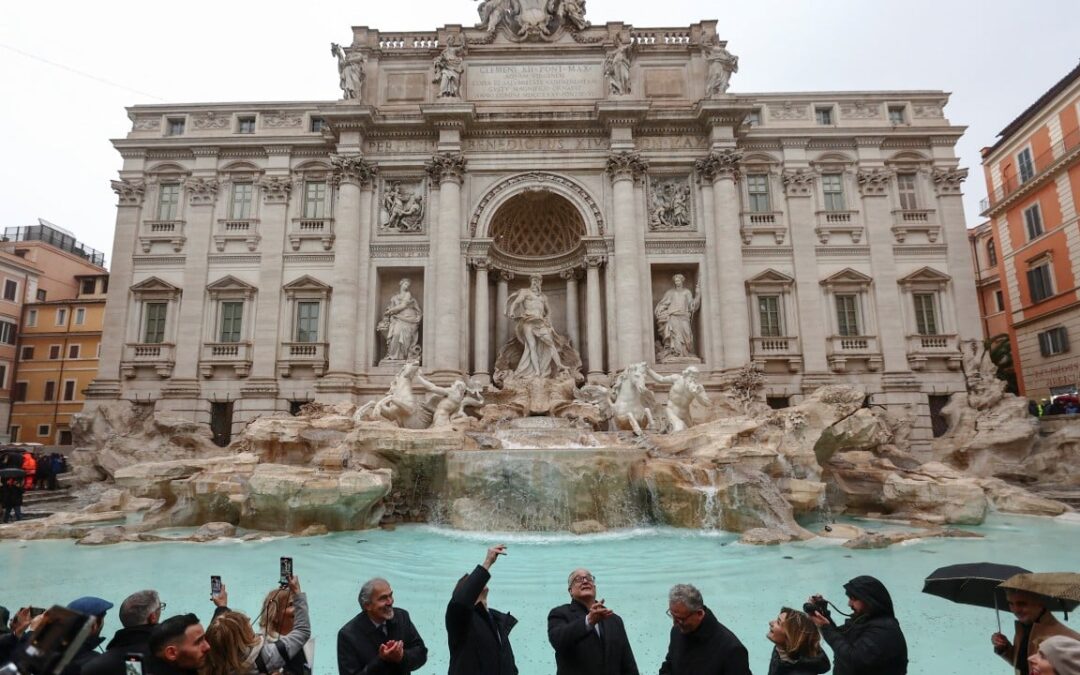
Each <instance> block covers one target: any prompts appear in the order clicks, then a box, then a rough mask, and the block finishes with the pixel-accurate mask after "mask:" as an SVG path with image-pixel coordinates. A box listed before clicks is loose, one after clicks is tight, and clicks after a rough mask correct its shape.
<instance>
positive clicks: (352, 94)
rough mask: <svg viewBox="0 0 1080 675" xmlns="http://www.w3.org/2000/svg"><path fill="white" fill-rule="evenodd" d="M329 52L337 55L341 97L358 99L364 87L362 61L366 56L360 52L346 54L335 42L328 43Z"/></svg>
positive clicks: (363, 61)
mask: <svg viewBox="0 0 1080 675" xmlns="http://www.w3.org/2000/svg"><path fill="white" fill-rule="evenodd" d="M330 53H332V54H333V55H334V56H336V57H337V61H338V76H339V77H340V81H339V82H338V86H339V87H341V93H342V98H343V99H345V100H346V101H359V100H360V97H361V96H362V95H363V89H364V63H365V62H366V61H367V57H366V56H364V55H363V54H361V53H360V52H353V53H352V54H346V53H345V50H344V49H342V48H341V45H339V44H338V43H336V42H331V43H330Z"/></svg>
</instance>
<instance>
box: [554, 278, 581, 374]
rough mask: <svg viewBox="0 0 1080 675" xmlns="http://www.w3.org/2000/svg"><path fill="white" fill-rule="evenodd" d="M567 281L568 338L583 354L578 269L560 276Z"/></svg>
mask: <svg viewBox="0 0 1080 675" xmlns="http://www.w3.org/2000/svg"><path fill="white" fill-rule="evenodd" d="M559 276H561V277H562V278H563V279H566V338H567V339H568V340H570V344H571V345H573V347H574V349H576V350H577V351H578V353H580V352H581V331H580V329H579V328H578V302H577V293H578V290H577V269H570V270H564V271H563V272H562V274H560V275H559Z"/></svg>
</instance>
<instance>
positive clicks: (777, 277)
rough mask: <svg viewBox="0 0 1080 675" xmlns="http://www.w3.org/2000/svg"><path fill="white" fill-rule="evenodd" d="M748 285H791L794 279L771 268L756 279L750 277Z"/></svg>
mask: <svg viewBox="0 0 1080 675" xmlns="http://www.w3.org/2000/svg"><path fill="white" fill-rule="evenodd" d="M747 283H748V284H751V285H753V284H793V283H795V279H793V278H791V277H789V276H788V275H786V274H784V273H783V272H778V271H776V270H774V269H772V268H771V267H770V268H769V269H767V270H765V271H764V272H762V273H761V274H759V275H757V276H756V277H752V278H751V279H750V280H749V281H748V282H747Z"/></svg>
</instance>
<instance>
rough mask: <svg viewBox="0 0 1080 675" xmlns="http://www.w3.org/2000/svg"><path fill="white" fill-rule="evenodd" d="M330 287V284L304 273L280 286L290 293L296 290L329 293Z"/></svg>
mask: <svg viewBox="0 0 1080 675" xmlns="http://www.w3.org/2000/svg"><path fill="white" fill-rule="evenodd" d="M331 288H332V287H331V286H330V285H328V284H324V283H323V282H321V281H319V280H318V279H316V278H315V277H313V276H310V275H308V274H305V275H304V276H302V277H300V278H298V279H294V280H292V281H290V282H289V283H287V284H285V285H284V286H282V289H283V290H285V291H286V292H292V293H296V292H298V291H308V292H312V291H314V292H317V293H329V292H330V290H331Z"/></svg>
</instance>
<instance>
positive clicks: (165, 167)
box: [146, 162, 191, 176]
mask: <svg viewBox="0 0 1080 675" xmlns="http://www.w3.org/2000/svg"><path fill="white" fill-rule="evenodd" d="M178 173H179V174H185V175H186V174H190V173H191V169H187V168H184V167H183V166H181V165H179V164H177V163H176V162H161V163H160V164H155V165H154V166H152V167H150V168H149V169H147V170H146V174H147V175H149V176H160V175H163V174H178Z"/></svg>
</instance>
